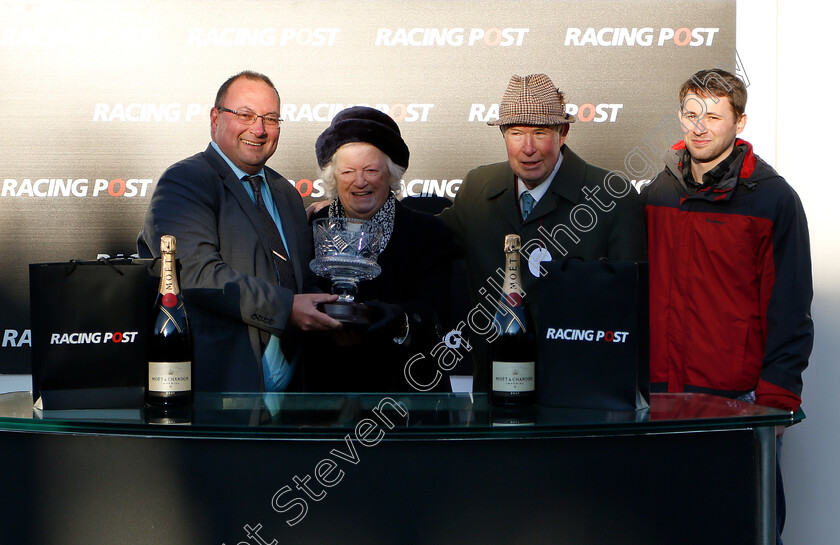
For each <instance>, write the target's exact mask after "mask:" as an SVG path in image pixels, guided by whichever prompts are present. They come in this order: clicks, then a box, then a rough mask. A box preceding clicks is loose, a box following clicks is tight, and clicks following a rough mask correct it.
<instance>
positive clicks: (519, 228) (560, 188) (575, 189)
mask: <svg viewBox="0 0 840 545" xmlns="http://www.w3.org/2000/svg"><path fill="white" fill-rule="evenodd" d="M574 122H575V117H574V116H573V115H570V114H568V113H566V108H565V101H564V96H563V93H562V92H560V91H559V90H558V89H557V87H555V86H554V84H553V83H552V82H551V80H550V79H549V78H548V76H546V75H544V74H532V75H529V76H525V77H521V76H516V75H515V76H513V77H512V78H511V80H510V83H509V85H508V88H507V90H506V91H505V95H504V98H503V99H502V102H501V104H500V106H499V119H498V120H497V121H491V122H490V123H488V124H489V125H492V126H498V127H500V129H501V132H502V137H503V139H504V141H505V147H506V149H507V155H508V160H507V161H505V162H501V163H495V164H491V165H485V166H481V167H478V168H476V169H474V170H472V171H470V172H469V173H468V174H467V176H466V177H465V178H464V182H463V184H461V188H460V190H459V191H458V194H457V196H456V198H455V203H454V204H453V206H452V207H451V208H449V209H447V210H445V211H444V212H443V213H441V215H440V217H441V219H442V220H443V221H444V223H446V224H447V225H448V226H449V228H450V229H451V230H452V232H453V233H454V239H455V244H456V245H457V247H458V248H459V249H460V250H461V251H462V252H463V255H464V257H465V258H466V262H467V269H468V273H469V280H470V289H471V292H472V299H473V302H476V303H477V302H479V301H481V300H483V297H481V293H480V292H479V290H481V289H484V288H483V286H485V285H486V284H487V280H488V279H489V278H493V279H497V276H496V273H495V271H496V269H498V268H500V267H501V266H502V264H503V243H504V237H505V235H506V234H518V235H520V237H521V240H522V255H523V258H527V260H528V261H525V260H524V259H523V269H526V267H525V265H528V267H527V270H526V271H525V272H524V274H523V275H522V283H523V289H524V290H525V292H526V293H527V294H528V304H529V305H530V307H531V310H532V312H533V314H534V317H535V318H538V316H539V312H538V308H537V302H538V299H539V298H538V293H539V284H540V283H539V274H540V273H539V263H540V262H543V261H550V260H560V259H563V258H564V257H566V256H574V257H580V258H583V259H585V260H595V259H599V258H602V257H605V258H608V259H611V260H636V261H642V260H645V259H646V247H645V226H644V215H643V212H642V205H641V201H640V199H639V197H638V195H637V193H636V191H635V190H634V189H633V188H632V186H630V184H629V183H628V182H626V181H624V180H622V179H621V178H619V177H618V176H616V175H615V174H610V173H609V172H608V171H606V170H604V169H602V168H598V167H596V166H593V165H591V164H589V163H587V162H586V161H584V160H583V159H581V158H580V157H579V156H578V155H577V154H575V152H574V151H572V149H571V148H570V147H569V146H568V145H566V138H567V137H568V134H569V128H570V126H571V124H572V123H574ZM481 344H486V343H478V346H476V347H475V348H476V349H477V350H474V354H475V369H474V385H473V389H474V391H484V390H486V388H487V372H486V368H485V365H483V362H484V358H486V355H485V354H483V353H482V352H483V350H482V348H483V347H482V346H481Z"/></svg>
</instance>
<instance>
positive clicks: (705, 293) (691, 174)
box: [643, 69, 814, 543]
mask: <svg viewBox="0 0 840 545" xmlns="http://www.w3.org/2000/svg"><path fill="white" fill-rule="evenodd" d="M746 102H747V90H746V87H745V86H744V83H743V82H742V81H741V80H740V79H739V78H737V77H736V76H734V75H733V74H731V73H729V72H726V71H724V70H719V69H714V70H702V71H700V72H697V73H696V74H694V75H693V76H692V77H691V78H689V80H688V81H686V82H685V83H684V84H683V85H682V88H681V89H680V113H679V118H680V122H681V124H682V129H683V133H684V136H683V140H682V141H681V142H678V143H677V144H675V145H674V146H673V147H672V149H671V150H669V152H668V154H667V155H666V156H665V169H664V170H663V171H662V172H660V173H659V174H658V175H657V176H656V178H654V180H653V181H652V182H651V184H650V185H649V186H648V187H647V188H646V189H645V191H644V193H643V198H644V200H645V203H646V204H645V216H646V219H647V231H648V254H649V260H650V318H651V346H650V372H651V375H650V380H651V390H652V391H663V392H664V391H668V392H709V393H714V394H718V395H723V396H727V397H732V398H741V399H746V400H750V401H753V400H754V401H755V402H756V403H758V404H761V405H766V406H769V407H776V408H780V409H785V410H789V411H796V410H797V409H798V408H799V405H800V403H801V401H802V400H801V398H800V396H801V393H802V371H803V370H804V369H805V367H806V366H807V364H808V358H809V356H810V353H811V347H812V345H813V336H814V327H813V323H812V321H811V314H810V305H811V298H812V295H813V288H812V281H811V254H810V244H809V239H808V225H807V222H806V219H805V212H804V211H803V209H802V204H801V202H800V200H799V197H798V196H797V194H796V193H795V192H794V190H793V189H792V188H791V187H790V186H789V185H788V184H787V182H785V180H784V178H782V177H781V176H779V175H778V174H777V173H776V171H775V170H773V168H772V167H771V166H770V165H768V164H767V163H765V162H764V161H763V160H761V159H760V158H759V157H758V156H756V155H755V154H754V153H753V150H752V146H751V145H750V144H749V143H748V142H746V141H744V140H741V139H740V138H738V134H740V133H741V132H742V131H743V130H744V126H745V125H746V122H747V116H746V114H745V113H744V110H745V107H746ZM782 432H783V428H782V429H780V430H779V431H778V432H777V435H779V436H780V435H781V433H782ZM778 444H779V445H780V442H779V443H778ZM777 452H778V450H777ZM780 477H781V476H780V475H778V477H777V489H778V491H779V495H778V498H777V510H778V514H777V526H778V531H779V534H780V533H781V528H782V526H783V525H784V495H783V491H782V485H781V478H780ZM778 543H781V539H780V538H779V539H778Z"/></svg>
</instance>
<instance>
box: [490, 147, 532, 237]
mask: <svg viewBox="0 0 840 545" xmlns="http://www.w3.org/2000/svg"><path fill="white" fill-rule="evenodd" d="M515 183H516V175H515V174H514V173H513V169H511V168H510V165H509V164H508V163H504V164H502V165H501V168H500V169H499V171H498V172H497V173H496V174H495V175H494V176H493V177H492V178H491V179H490V181H489V182H488V184H487V190H486V191H487V193H486V194H487V200H488V201H490V202H493V203H495V206H496V208H497V210H498V211H499V213H501V215H502V216H503V217H504V218H505V219H506V220H507V222H508V223H509V224H510V227H511V229H513V230H512V231H511V232H512V233H518V232H519V227H520V226H521V225H522V215H521V214H520V212H519V202H518V200H517V198H516V185H515ZM531 214H533V211H532V212H531Z"/></svg>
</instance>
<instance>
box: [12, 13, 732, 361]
mask: <svg viewBox="0 0 840 545" xmlns="http://www.w3.org/2000/svg"><path fill="white" fill-rule="evenodd" d="M0 13H2V18H0V59H2V61H0V81H2V86H0V127H2V130H0V150H2V152H1V153H0V333H1V334H2V345H0V373H29V370H30V343H31V341H30V331H29V286H28V267H27V265H28V264H29V263H36V262H46V261H65V260H70V259H95V258H96V257H97V255H98V254H109V255H112V256H113V255H117V254H119V253H122V254H131V253H133V252H134V241H135V238H136V235H137V232H138V231H139V229H140V227H141V225H142V220H143V217H144V214H145V211H146V207H147V205H148V202H149V199H150V197H151V194H152V191H153V190H154V188H155V184H156V183H157V180H158V177H159V176H160V175H161V174H162V172H163V171H164V170H165V169H166V167H167V166H169V165H170V164H172V163H174V162H175V161H178V160H180V159H182V158H184V157H187V156H189V155H192V154H194V153H197V152H199V151H201V150H203V149H204V148H205V147H206V146H207V143H208V141H209V139H210V130H209V111H210V108H211V106H212V103H213V100H214V98H215V94H216V90H217V89H218V87H219V85H220V84H221V83H222V82H223V81H224V80H225V79H226V78H227V77H228V76H230V75H232V74H234V73H236V72H239V71H241V70H243V69H252V70H256V71H259V72H263V73H265V74H267V75H268V76H269V77H271V78H272V79H273V81H274V83H275V85H276V86H277V88H278V90H279V92H280V97H281V99H282V101H283V104H282V117H283V119H284V122H283V125H282V131H281V133H280V141H279V145H278V150H277V152H276V153H275V155H274V157H273V158H272V159H271V160H270V161H269V166H271V167H272V168H274V169H276V170H277V171H279V172H280V173H282V174H283V175H285V176H286V177H287V178H288V179H289V180H290V181H292V182H293V183H294V184H295V186H296V187H297V189H298V191H299V192H300V193H301V195H302V196H303V197H304V202H306V203H307V204H308V203H309V202H311V201H313V200H317V199H320V198H321V197H322V196H323V190H322V185H321V181H320V180H318V179H317V166H316V161H315V151H314V146H315V139H316V137H317V136H318V135H319V134H320V133H321V132H322V131H323V130H324V128H326V127H327V126H328V124H329V122H330V120H331V119H332V117H333V116H334V115H335V114H336V113H337V112H338V111H340V110H341V109H342V108H345V107H348V106H351V105H357V104H366V105H370V106H374V107H376V108H379V109H381V110H383V111H384V112H386V113H388V114H389V115H390V116H392V117H393V118H394V119H395V120H396V121H397V123H398V124H399V125H400V128H401V130H402V131H403V134H404V138H405V140H406V142H407V143H408V145H409V147H410V149H411V164H410V166H409V169H408V171H407V172H406V175H405V179H404V184H403V190H404V194H409V195H419V194H436V195H443V196H446V197H449V198H452V197H454V196H455V194H456V193H457V191H458V188H459V186H460V184H461V180H462V178H463V177H464V175H465V174H466V173H467V171H468V170H469V169H471V168H473V167H475V166H478V165H481V164H486V163H490V162H496V161H501V160H504V159H505V158H506V155H505V151H504V145H503V143H502V139H501V136H500V133H499V130H498V129H497V128H495V127H488V126H487V124H486V122H487V121H490V120H492V119H495V118H496V117H498V102H499V100H501V97H502V94H503V92H504V90H505V88H506V86H507V83H508V80H509V79H510V76H511V75H513V74H519V75H526V74H531V73H537V72H543V73H546V74H548V75H549V77H551V78H552V80H553V81H554V83H555V84H556V85H558V86H559V87H560V89H561V90H563V91H564V92H565V94H566V98H567V100H568V102H569V111H570V112H571V113H574V114H576V115H577V118H578V122H577V123H575V124H574V125H572V128H571V132H570V135H569V138H568V140H567V142H568V144H569V145H570V146H572V147H573V148H574V149H575V151H576V152H577V153H579V154H580V155H581V156H582V157H584V158H585V159H587V160H589V161H590V162H593V163H595V164H598V165H599V166H603V167H605V168H608V169H613V170H617V171H620V172H622V173H624V175H625V176H626V177H627V178H628V179H630V180H633V181H634V183H638V182H639V181H641V180H647V179H649V178H651V177H652V176H653V174H654V173H655V172H656V171H657V170H658V169H659V168H660V161H659V157H661V155H662V153H663V152H664V150H665V149H666V148H667V147H668V146H669V145H670V144H671V143H673V142H674V141H676V140H678V139H679V138H680V131H679V126H678V124H677V122H676V111H677V107H678V101H677V89H678V87H679V85H680V83H681V82H683V81H684V80H685V79H686V78H688V77H689V76H690V75H691V74H692V73H694V72H695V71H697V70H699V69H701V68H712V67H721V68H726V69H729V70H731V71H733V72H737V73H739V74H740V75H741V76H742V77H744V79H747V78H746V73H745V71H744V70H743V67H741V66H740V64H739V61H738V57H737V53H736V51H735V2H734V0H728V1H706V2H684V1H682V2H677V1H647V2H642V1H624V2H622V1H615V2H586V1H577V2H575V1H541V2H534V1H514V0H510V1H501V0H499V1H483V2H482V1H460V2H450V1H398V0H387V1H379V0H370V1H368V2H341V1H338V0H335V1H311V2H298V1H292V0H265V1H259V0H251V1H244V0H243V1H222V0H210V1H207V0H201V1H199V0H190V1H181V0H123V1H120V2H113V1H110V0H101V1H98V0H90V1H84V0H70V1H67V0H64V1H58V0H56V1H50V0H30V1H27V2H17V1H12V0H0ZM119 304H120V302H119V301H114V305H119Z"/></svg>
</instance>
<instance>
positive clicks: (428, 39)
mask: <svg viewBox="0 0 840 545" xmlns="http://www.w3.org/2000/svg"><path fill="white" fill-rule="evenodd" d="M528 32H530V29H528V28H499V27H490V28H469V29H468V28H462V27H455V28H380V29H378V30H377V31H376V41H375V42H374V45H376V46H378V47H383V46H384V47H397V46H402V47H463V46H466V47H481V46H490V47H496V46H498V47H521V46H522V45H523V44H524V43H525V35H526V34H528Z"/></svg>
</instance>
